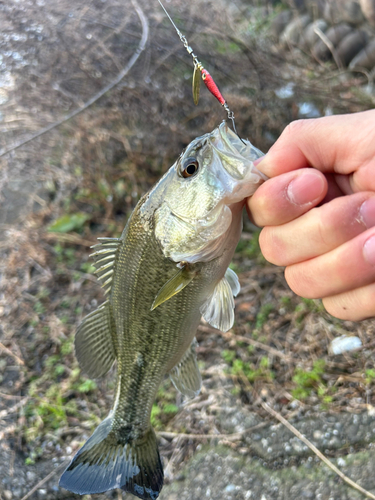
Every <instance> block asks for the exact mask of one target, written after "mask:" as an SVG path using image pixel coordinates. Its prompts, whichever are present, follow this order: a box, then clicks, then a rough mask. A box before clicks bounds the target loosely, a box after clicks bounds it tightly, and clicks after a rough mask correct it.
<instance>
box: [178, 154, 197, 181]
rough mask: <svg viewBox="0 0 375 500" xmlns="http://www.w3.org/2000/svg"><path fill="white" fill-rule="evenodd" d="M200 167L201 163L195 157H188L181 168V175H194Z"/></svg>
mask: <svg viewBox="0 0 375 500" xmlns="http://www.w3.org/2000/svg"><path fill="white" fill-rule="evenodd" d="M198 169H199V163H198V162H197V160H196V159H195V158H187V159H186V160H185V162H184V165H183V167H182V169H181V175H182V177H185V179H186V178H187V177H192V176H193V175H195V174H196V173H197V172H198Z"/></svg>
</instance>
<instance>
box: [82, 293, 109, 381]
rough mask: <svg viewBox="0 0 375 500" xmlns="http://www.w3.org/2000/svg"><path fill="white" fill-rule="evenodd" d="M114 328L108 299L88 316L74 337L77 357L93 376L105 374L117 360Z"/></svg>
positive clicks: (87, 372) (83, 367) (84, 368)
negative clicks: (113, 334)
mask: <svg viewBox="0 0 375 500" xmlns="http://www.w3.org/2000/svg"><path fill="white" fill-rule="evenodd" d="M113 328H114V325H113V319H112V313H111V308H110V305H109V302H108V301H106V302H104V304H102V305H101V306H100V307H98V308H97V309H96V310H95V311H93V312H92V313H90V314H89V315H88V316H86V317H85V318H84V319H83V321H82V323H81V324H80V325H79V327H78V329H77V332H76V335H75V339H74V346H75V352H76V357H77V359H78V362H79V365H80V367H81V368H82V370H83V371H84V372H85V373H86V374H87V375H88V376H89V377H91V378H98V377H102V376H103V375H105V374H106V373H107V372H108V371H109V369H110V368H111V366H112V365H113V362H114V361H115V358H116V347H115V345H114V341H113V337H112V333H111V330H112V329H113Z"/></svg>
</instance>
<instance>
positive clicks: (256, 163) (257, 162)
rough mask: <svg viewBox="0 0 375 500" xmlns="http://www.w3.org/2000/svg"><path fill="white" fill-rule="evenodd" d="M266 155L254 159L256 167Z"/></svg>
mask: <svg viewBox="0 0 375 500" xmlns="http://www.w3.org/2000/svg"><path fill="white" fill-rule="evenodd" d="M265 156H266V155H263V156H261V157H260V158H257V159H256V160H254V161H253V165H254V167H256V166H257V165H259V163H260V162H261V161H262V160H264V157H265Z"/></svg>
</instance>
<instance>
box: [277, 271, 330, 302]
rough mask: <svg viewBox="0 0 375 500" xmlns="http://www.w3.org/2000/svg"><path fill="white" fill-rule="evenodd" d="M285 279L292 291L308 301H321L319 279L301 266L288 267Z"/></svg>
mask: <svg viewBox="0 0 375 500" xmlns="http://www.w3.org/2000/svg"><path fill="white" fill-rule="evenodd" d="M285 279H286V282H287V283H288V285H289V286H290V288H291V289H292V291H293V292H294V293H295V294H297V295H299V296H300V297H304V298H306V299H319V298H320V297H321V295H320V294H319V289H318V288H319V287H318V284H317V279H316V277H314V275H312V274H310V273H309V272H308V271H307V270H306V269H304V268H303V267H302V266H300V265H299V264H295V265H291V266H287V267H286V269H285Z"/></svg>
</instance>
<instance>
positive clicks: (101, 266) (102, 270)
mask: <svg viewBox="0 0 375 500" xmlns="http://www.w3.org/2000/svg"><path fill="white" fill-rule="evenodd" d="M98 240H99V241H100V243H98V244H97V245H94V246H92V247H91V248H95V252H94V253H92V254H91V255H90V257H94V260H95V264H94V265H95V267H96V271H95V274H96V275H97V277H98V280H99V281H100V283H101V285H102V287H103V288H104V293H105V294H107V293H109V292H110V291H111V286H112V279H113V273H114V268H115V262H116V255H117V250H118V248H119V245H120V243H121V240H120V239H119V238H98Z"/></svg>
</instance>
